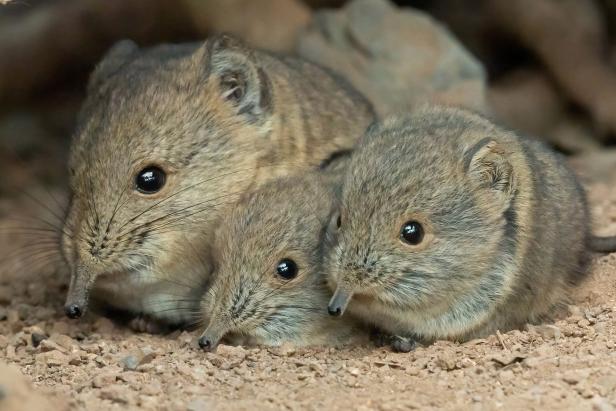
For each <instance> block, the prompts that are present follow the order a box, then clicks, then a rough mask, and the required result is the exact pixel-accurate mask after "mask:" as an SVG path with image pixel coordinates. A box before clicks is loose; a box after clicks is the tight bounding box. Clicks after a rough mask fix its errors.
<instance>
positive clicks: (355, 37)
mask: <svg viewBox="0 0 616 411" xmlns="http://www.w3.org/2000/svg"><path fill="white" fill-rule="evenodd" d="M298 54H299V55H300V56H302V57H304V58H307V59H309V60H312V61H315V62H317V63H320V64H322V65H324V66H326V67H329V68H331V69H333V70H335V71H337V72H339V73H341V74H343V75H344V76H346V77H347V78H348V79H349V80H350V81H351V83H352V84H353V85H354V86H355V87H357V88H358V89H359V90H360V91H361V92H363V93H364V94H365V95H366V96H367V97H368V99H370V100H371V101H372V103H373V104H374V106H375V108H376V110H377V112H378V114H379V115H380V116H384V115H386V114H390V113H396V112H404V111H408V110H411V109H412V108H413V107H415V106H416V105H418V104H422V103H425V102H434V103H444V104H450V105H458V106H463V107H467V108H471V109H474V110H479V111H486V105H485V89H486V84H485V73H484V70H483V67H482V66H481V63H479V61H478V60H477V59H475V58H474V57H473V56H472V55H471V54H470V53H469V52H468V51H467V50H466V49H465V48H464V46H462V44H461V43H460V42H459V41H458V40H457V39H456V38H455V37H454V36H453V35H452V34H451V33H450V32H449V30H447V29H446V28H445V27H444V26H443V25H441V24H439V23H438V22H437V21H435V20H434V19H433V18H432V17H430V16H429V15H427V14H425V13H423V12H420V11H417V10H413V9H410V8H400V7H397V6H395V5H394V4H392V3H390V2H389V1H387V0H353V1H351V2H349V3H347V4H346V5H345V6H344V7H343V8H342V9H340V10H323V11H318V12H317V13H316V14H315V16H314V18H313V21H312V24H311V25H310V27H309V28H308V29H307V30H306V31H305V32H304V33H302V35H301V36H300V39H299V46H298Z"/></svg>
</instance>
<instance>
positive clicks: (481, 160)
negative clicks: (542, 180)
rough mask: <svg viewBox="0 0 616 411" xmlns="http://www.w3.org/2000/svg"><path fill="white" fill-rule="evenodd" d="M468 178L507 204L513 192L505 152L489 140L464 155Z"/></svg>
mask: <svg viewBox="0 0 616 411" xmlns="http://www.w3.org/2000/svg"><path fill="white" fill-rule="evenodd" d="M464 159H465V168H466V172H467V173H468V175H469V177H470V178H471V179H472V180H473V181H475V183H476V184H477V185H478V186H479V187H482V188H485V189H487V190H490V191H491V192H493V193H494V194H496V195H497V197H498V198H500V199H501V200H502V201H503V202H504V203H506V204H504V205H507V206H508V204H509V202H510V201H511V199H512V197H513V193H514V191H515V184H514V183H515V181H514V172H513V166H512V165H511V163H510V162H509V159H508V158H507V154H506V151H505V150H504V149H503V148H502V147H501V146H500V145H499V144H498V143H497V142H496V141H494V140H492V139H491V138H484V139H482V140H481V141H479V142H478V143H477V144H475V145H474V146H473V147H471V148H470V149H469V150H467V151H466V153H465V154H464Z"/></svg>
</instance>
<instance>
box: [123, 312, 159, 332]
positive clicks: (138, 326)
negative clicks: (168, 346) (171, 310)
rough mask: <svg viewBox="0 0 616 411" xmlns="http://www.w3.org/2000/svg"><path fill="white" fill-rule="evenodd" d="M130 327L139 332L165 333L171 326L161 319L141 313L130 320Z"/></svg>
mask: <svg viewBox="0 0 616 411" xmlns="http://www.w3.org/2000/svg"><path fill="white" fill-rule="evenodd" d="M128 327H129V328H130V329H131V330H133V331H136V332H139V333H148V334H164V333H166V332H168V331H169V326H168V325H166V324H164V323H162V322H161V321H158V320H154V319H152V318H151V317H149V316H147V315H145V314H139V315H137V316H136V317H134V318H133V319H131V320H130V321H129V322H128Z"/></svg>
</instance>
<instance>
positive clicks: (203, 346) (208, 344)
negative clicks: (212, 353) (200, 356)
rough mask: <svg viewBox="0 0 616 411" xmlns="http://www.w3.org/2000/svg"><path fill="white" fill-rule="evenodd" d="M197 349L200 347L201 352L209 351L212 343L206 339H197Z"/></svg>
mask: <svg viewBox="0 0 616 411" xmlns="http://www.w3.org/2000/svg"><path fill="white" fill-rule="evenodd" d="M199 347H201V349H202V350H206V351H209V350H211V349H212V342H211V341H210V340H209V339H208V338H206V337H201V338H199Z"/></svg>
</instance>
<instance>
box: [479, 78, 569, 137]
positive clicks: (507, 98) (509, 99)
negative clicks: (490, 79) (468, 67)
mask: <svg viewBox="0 0 616 411" xmlns="http://www.w3.org/2000/svg"><path fill="white" fill-rule="evenodd" d="M488 103H489V105H490V108H491V109H492V111H493V112H494V115H495V116H496V117H497V118H498V119H499V120H501V121H503V122H504V123H505V124H507V125H508V126H510V127H513V128H515V129H517V130H522V131H524V132H527V133H530V134H533V135H544V134H545V133H546V132H547V131H548V130H550V129H551V128H552V127H553V126H554V124H556V122H558V120H559V119H560V117H561V115H562V113H563V110H564V103H563V102H562V101H561V98H560V96H559V95H558V92H557V91H556V88H555V87H554V84H553V83H552V81H551V80H550V79H549V78H548V77H547V76H546V74H545V73H544V72H542V71H539V70H530V69H520V70H516V71H513V72H512V73H510V74H508V75H507V76H503V77H501V78H500V79H498V80H497V81H496V82H494V83H492V84H491V85H490V88H489V90H488Z"/></svg>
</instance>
